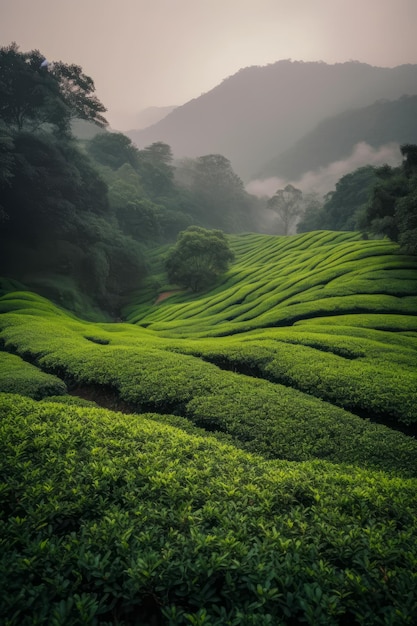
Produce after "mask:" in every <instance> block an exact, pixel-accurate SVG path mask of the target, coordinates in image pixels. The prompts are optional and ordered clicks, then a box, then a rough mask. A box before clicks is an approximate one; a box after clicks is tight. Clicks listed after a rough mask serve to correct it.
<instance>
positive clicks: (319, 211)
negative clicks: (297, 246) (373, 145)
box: [297, 165, 377, 233]
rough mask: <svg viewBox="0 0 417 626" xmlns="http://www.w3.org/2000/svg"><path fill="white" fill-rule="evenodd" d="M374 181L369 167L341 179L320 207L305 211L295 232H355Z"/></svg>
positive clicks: (359, 169)
mask: <svg viewBox="0 0 417 626" xmlns="http://www.w3.org/2000/svg"><path fill="white" fill-rule="evenodd" d="M376 180H377V176H376V171H375V168H374V167H371V166H370V165H368V166H366V167H360V168H358V169H357V170H355V171H354V172H351V173H349V174H346V175H345V176H342V178H341V179H340V180H339V181H338V182H337V183H336V189H335V191H332V192H329V193H328V194H327V195H326V197H325V202H324V204H323V206H312V207H311V208H310V209H308V210H307V211H306V213H305V214H304V215H303V217H302V218H301V220H300V221H299V223H298V224H297V232H299V233H304V232H308V231H312V230H320V229H325V230H358V229H359V224H360V220H361V218H362V214H363V212H364V211H365V208H366V204H367V202H368V200H369V197H370V195H371V192H372V188H373V186H374V185H375V182H376Z"/></svg>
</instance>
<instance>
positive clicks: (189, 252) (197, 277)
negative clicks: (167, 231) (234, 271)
mask: <svg viewBox="0 0 417 626" xmlns="http://www.w3.org/2000/svg"><path fill="white" fill-rule="evenodd" d="M233 258H234V254H233V252H232V251H231V249H230V247H229V244H228V241H227V239H226V237H225V235H224V233H222V231H220V230H207V229H205V228H201V227H199V226H190V227H189V228H187V229H186V230H184V231H183V232H182V233H180V234H179V236H178V240H177V243H176V245H175V247H174V248H173V249H172V250H171V251H170V252H169V253H168V257H167V260H166V270H167V273H168V279H169V280H170V282H173V283H177V284H179V285H181V286H182V287H186V288H189V289H191V290H192V291H194V292H196V291H201V290H203V289H206V288H207V287H209V286H210V285H212V284H213V283H214V282H215V281H216V279H217V278H218V277H219V276H220V275H221V274H223V273H224V272H226V270H227V268H228V266H229V263H230V262H231V261H232V260H233Z"/></svg>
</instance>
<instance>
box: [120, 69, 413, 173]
mask: <svg viewBox="0 0 417 626" xmlns="http://www.w3.org/2000/svg"><path fill="white" fill-rule="evenodd" d="M416 79H417V66H415V65H402V66H398V67H395V68H381V67H373V66H370V65H367V64H364V63H358V62H348V63H338V64H335V65H328V64H326V63H321V62H320V63H303V62H298V61H294V62H293V61H289V60H286V61H278V62H277V63H274V64H271V65H267V66H264V67H256V66H254V67H247V68H244V69H242V70H240V71H239V72H237V73H236V74H234V75H233V76H230V77H229V78H227V79H225V80H224V81H223V82H222V83H221V84H220V85H218V86H217V87H215V88H214V89H212V90H211V91H209V92H207V93H205V94H203V95H201V96H200V97H198V98H195V99H194V100H191V101H190V102H187V103H186V104H184V105H182V106H179V107H178V108H176V109H175V110H174V111H173V112H172V113H170V114H169V115H167V116H166V117H165V118H164V119H163V120H161V121H160V122H158V123H157V124H154V125H152V126H150V127H149V128H147V129H144V130H141V131H130V132H129V133H127V134H128V135H129V137H130V138H131V139H132V140H133V141H134V143H136V144H137V145H138V147H139V148H143V147H144V146H147V145H149V144H151V143H153V142H156V141H164V142H165V143H168V144H169V145H170V146H171V147H172V150H173V152H174V155H175V156H176V157H184V156H188V157H195V156H201V155H204V154H210V153H219V154H223V155H224V156H225V157H227V158H228V159H229V160H230V161H231V163H232V166H233V168H234V170H235V171H236V172H237V173H238V175H239V176H241V177H242V178H243V179H245V180H248V178H250V176H252V175H253V174H254V173H255V172H257V171H259V169H260V168H261V167H262V165H263V164H264V163H266V162H267V161H268V160H269V159H272V158H274V157H276V155H277V154H279V153H281V152H283V151H284V150H287V149H289V148H291V146H292V145H293V144H294V143H295V142H296V141H298V140H299V139H301V138H302V137H303V136H304V135H305V134H306V133H308V132H310V131H312V130H313V129H314V127H315V126H316V125H317V124H318V123H320V122H321V121H322V120H323V119H325V118H326V117H329V116H333V115H337V114H339V113H342V112H343V111H346V110H349V109H352V108H359V107H364V106H369V105H371V104H373V103H374V102H375V101H377V100H380V99H384V98H385V99H390V100H393V99H397V98H400V97H401V96H403V95H405V94H408V95H415V94H416V93H417V87H416V85H417V80H416Z"/></svg>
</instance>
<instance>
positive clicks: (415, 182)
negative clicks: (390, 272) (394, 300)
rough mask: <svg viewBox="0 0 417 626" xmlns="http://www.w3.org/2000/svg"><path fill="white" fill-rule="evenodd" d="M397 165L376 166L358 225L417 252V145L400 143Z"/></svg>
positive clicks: (412, 252) (412, 251) (405, 248)
mask: <svg viewBox="0 0 417 626" xmlns="http://www.w3.org/2000/svg"><path fill="white" fill-rule="evenodd" d="M401 153H402V155H403V163H402V164H401V166H400V167H390V166H389V165H384V166H383V167H380V168H378V169H377V170H376V175H377V181H376V184H375V186H374V188H373V190H372V195H371V198H370V200H369V203H368V206H367V208H366V211H365V213H364V215H363V217H362V220H361V224H360V225H361V228H362V230H364V231H369V232H371V233H373V234H377V235H378V234H379V235H386V236H387V237H389V238H390V239H392V240H393V241H398V243H399V244H400V245H401V247H402V248H403V250H404V251H405V252H409V253H411V254H416V253H417V146H415V145H410V144H404V145H402V146H401Z"/></svg>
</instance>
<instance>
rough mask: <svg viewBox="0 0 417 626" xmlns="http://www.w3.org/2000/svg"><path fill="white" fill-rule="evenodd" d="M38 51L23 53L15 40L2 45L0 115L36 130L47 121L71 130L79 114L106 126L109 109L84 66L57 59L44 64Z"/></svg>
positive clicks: (14, 125)
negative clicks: (50, 63)
mask: <svg viewBox="0 0 417 626" xmlns="http://www.w3.org/2000/svg"><path fill="white" fill-rule="evenodd" d="M43 60H44V57H43V56H42V55H41V53H40V52H39V51H38V50H32V51H31V52H25V53H22V52H19V49H18V46H17V45H16V44H15V43H12V44H11V45H9V46H5V47H3V48H0V118H1V119H2V120H3V122H4V123H5V124H6V125H7V126H9V127H10V128H12V129H15V130H18V131H20V130H30V131H33V130H36V129H38V128H40V127H41V126H44V125H45V124H48V125H50V126H51V127H52V128H53V129H54V130H56V131H58V132H60V133H61V134H62V133H69V131H70V120H71V119H72V118H74V117H79V118H81V119H84V120H89V121H91V122H94V123H95V124H98V125H99V126H105V125H106V124H107V122H106V119H105V118H104V117H103V116H102V113H103V112H104V111H105V110H106V109H105V107H104V106H103V105H102V104H101V102H100V101H99V100H98V98H97V97H96V96H95V95H94V91H95V88H94V82H93V80H92V79H91V78H90V77H89V76H86V75H85V74H83V72H82V69H81V67H79V66H77V65H66V64H65V63H62V62H57V63H55V64H53V65H52V66H48V65H46V66H44V67H43V66H42V65H43V63H42V62H43Z"/></svg>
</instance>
